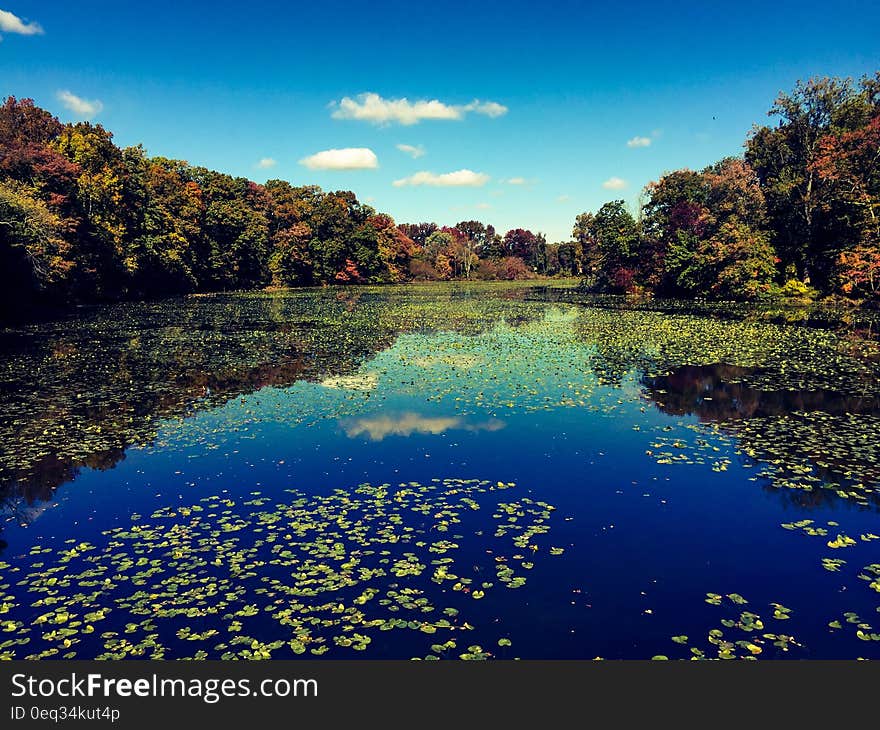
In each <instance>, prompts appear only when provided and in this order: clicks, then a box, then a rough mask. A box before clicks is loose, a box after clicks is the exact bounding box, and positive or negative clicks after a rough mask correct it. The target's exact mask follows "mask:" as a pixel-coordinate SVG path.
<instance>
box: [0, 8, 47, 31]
mask: <svg viewBox="0 0 880 730" xmlns="http://www.w3.org/2000/svg"><path fill="white" fill-rule="evenodd" d="M0 31H3V32H4V33H17V34H18V35H42V34H43V27H42V26H41V25H40V24H39V23H27V22H25V21H24V20H22V19H21V18H19V17H18V16H17V15H13V14H12V13H10V12H9V11H8V10H0Z"/></svg>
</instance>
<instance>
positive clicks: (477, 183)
mask: <svg viewBox="0 0 880 730" xmlns="http://www.w3.org/2000/svg"><path fill="white" fill-rule="evenodd" d="M489 179H490V178H489V176H488V175H486V174H485V173H483V172H474V171H473V170H456V171H455V172H446V173H443V174H442V175H435V174H434V173H433V172H417V173H416V174H415V175H410V176H409V177H404V178H401V179H400V180H395V181H394V182H393V183H392V185H394V187H396V188H402V187H403V186H405V185H433V186H435V187H457V186H460V187H472V188H479V187H482V186H483V185H485V184H486V183H487V182H489Z"/></svg>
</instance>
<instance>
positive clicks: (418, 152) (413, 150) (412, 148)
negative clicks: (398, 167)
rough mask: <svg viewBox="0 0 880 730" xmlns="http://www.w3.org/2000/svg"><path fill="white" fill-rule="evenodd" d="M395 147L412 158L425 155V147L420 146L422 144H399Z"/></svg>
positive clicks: (415, 158)
mask: <svg viewBox="0 0 880 730" xmlns="http://www.w3.org/2000/svg"><path fill="white" fill-rule="evenodd" d="M397 149H399V150H400V151H401V152H405V153H406V154H408V155H409V156H410V157H412V158H413V159H414V160H417V159H418V158H419V157H424V156H425V148H424V147H422V145H411V144H399V145H397Z"/></svg>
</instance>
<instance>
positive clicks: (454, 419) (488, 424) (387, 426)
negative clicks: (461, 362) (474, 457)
mask: <svg viewBox="0 0 880 730" xmlns="http://www.w3.org/2000/svg"><path fill="white" fill-rule="evenodd" d="M339 425H340V426H341V427H342V430H343V431H345V435H346V436H348V437H349V438H357V437H359V436H366V437H367V438H368V439H370V441H382V440H384V439H385V438H387V437H388V436H412V435H413V434H431V435H435V436H436V435H438V434H441V433H445V432H446V431H453V430H460V431H471V432H474V431H490V432H492V431H500V430H501V429H503V428H504V426H505V423H504V421H502V420H501V419H499V418H490V419H489V420H487V421H473V420H468V419H465V418H461V417H459V416H423V415H420V414H418V413H412V412H407V413H400V414H396V415H395V414H380V415H375V416H368V417H364V418H346V419H344V420H342V421H341V422H340V424H339Z"/></svg>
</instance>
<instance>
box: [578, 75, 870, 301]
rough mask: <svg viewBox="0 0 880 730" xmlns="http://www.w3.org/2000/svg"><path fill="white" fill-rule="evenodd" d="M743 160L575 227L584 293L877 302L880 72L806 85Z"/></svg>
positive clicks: (677, 180) (670, 184) (753, 139)
mask: <svg viewBox="0 0 880 730" xmlns="http://www.w3.org/2000/svg"><path fill="white" fill-rule="evenodd" d="M769 114H770V115H772V116H774V117H776V124H775V125H773V126H770V125H764V126H756V127H754V128H753V129H752V131H751V133H750V135H749V137H748V139H747V140H746V142H745V154H744V155H743V156H742V157H731V158H727V159H724V160H722V161H720V162H718V163H717V164H714V165H710V166H709V167H706V168H705V169H703V170H701V171H693V170H687V169H684V170H676V171H674V172H670V173H668V174H665V175H663V176H662V177H661V178H660V180H658V181H657V182H653V183H651V184H649V185H648V186H647V187H646V189H645V191H644V196H643V200H642V202H641V204H640V205H639V209H638V211H637V213H636V214H635V215H633V214H632V213H631V212H630V211H629V210H628V209H627V207H626V206H625V205H624V203H623V201H620V200H616V201H611V202H609V203H606V204H605V205H603V206H602V207H601V208H600V209H599V210H598V211H597V212H596V213H583V214H581V215H579V216H578V217H577V219H576V221H575V225H574V229H573V232H572V235H573V237H574V238H575V239H576V240H577V242H578V243H579V244H580V246H581V249H582V251H583V260H582V262H581V264H582V267H583V271H584V284H585V286H587V287H588V288H590V289H594V290H599V291H609V292H627V293H656V294H658V295H662V296H685V297H695V296H701V297H714V298H719V299H720V298H733V299H752V298H757V297H761V296H773V295H780V294H781V295H783V296H801V297H805V296H807V297H809V296H817V295H823V296H828V295H838V296H840V295H843V296H849V297H853V298H859V299H867V300H870V301H873V302H875V303H876V302H877V301H878V298H880V72H878V73H876V74H875V75H874V76H873V77H869V76H866V77H864V78H862V79H861V81H860V82H858V83H855V82H853V81H852V80H850V79H837V78H822V79H811V80H809V81H807V82H799V83H798V84H797V85H796V87H795V88H794V90H793V91H792V92H791V93H781V94H780V95H779V97H778V98H777V99H776V102H775V103H774V104H773V106H772V107H771V109H770V112H769Z"/></svg>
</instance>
